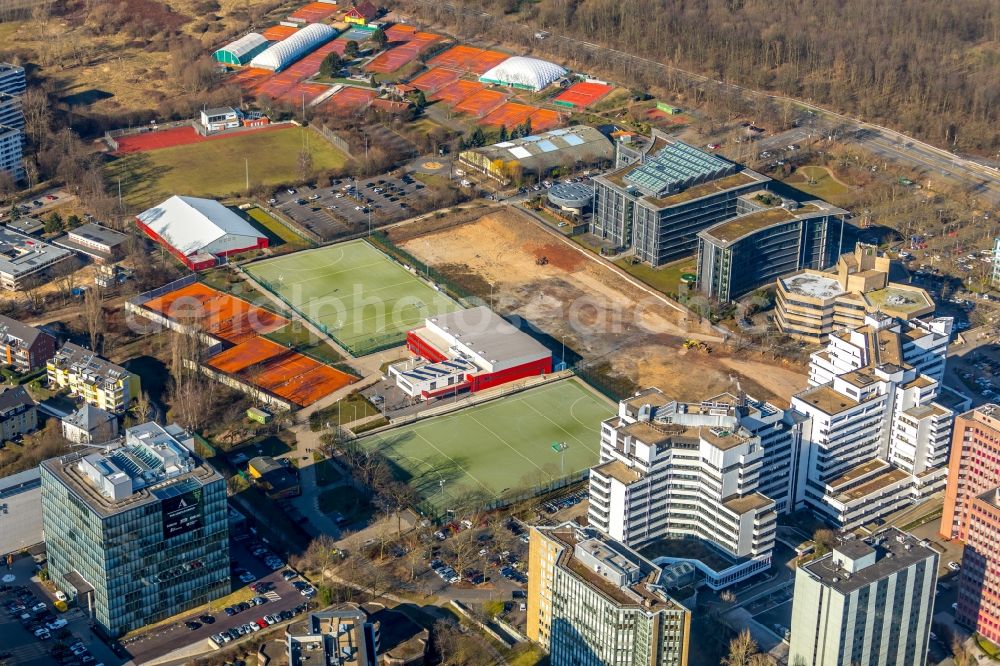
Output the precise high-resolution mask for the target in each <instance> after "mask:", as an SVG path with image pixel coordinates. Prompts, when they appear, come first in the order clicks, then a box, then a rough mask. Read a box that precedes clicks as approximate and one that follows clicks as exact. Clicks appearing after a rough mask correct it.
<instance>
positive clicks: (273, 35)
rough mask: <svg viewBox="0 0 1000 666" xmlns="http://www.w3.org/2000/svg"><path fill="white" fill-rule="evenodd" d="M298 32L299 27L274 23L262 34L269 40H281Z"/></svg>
mask: <svg viewBox="0 0 1000 666" xmlns="http://www.w3.org/2000/svg"><path fill="white" fill-rule="evenodd" d="M296 32H298V28H293V27H291V26H289V25H272V26H271V27H270V28H267V29H266V30H264V32H262V33H260V34H261V36H262V37H263V38H264V39H266V40H267V41H269V42H280V41H282V40H283V39H287V38H289V37H291V36H292V35H294V34H295V33H296Z"/></svg>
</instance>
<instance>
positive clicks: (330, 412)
mask: <svg viewBox="0 0 1000 666" xmlns="http://www.w3.org/2000/svg"><path fill="white" fill-rule="evenodd" d="M379 413H380V412H379V411H378V409H377V408H376V407H375V405H373V404H372V403H371V402H369V401H368V398H366V397H365V396H363V395H361V394H360V393H352V394H350V395H348V396H347V397H346V398H343V399H342V400H338V401H337V402H335V403H333V404H332V405H329V406H328V407H324V408H323V409H318V410H316V411H315V412H313V413H312V414H310V415H309V425H310V426H311V427H312V429H313V430H322V429H323V428H325V427H326V424H327V423H329V424H330V425H344V424H345V423H350V422H351V421H355V420H357V419H363V418H365V417H366V416H375V415H376V414H379Z"/></svg>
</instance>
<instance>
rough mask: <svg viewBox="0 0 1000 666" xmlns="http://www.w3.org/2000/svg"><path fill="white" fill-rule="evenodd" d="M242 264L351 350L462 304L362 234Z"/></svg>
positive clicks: (366, 349) (390, 340) (374, 345)
mask: <svg viewBox="0 0 1000 666" xmlns="http://www.w3.org/2000/svg"><path fill="white" fill-rule="evenodd" d="M246 270H247V272H248V273H250V275H252V276H253V277H254V278H255V279H256V280H257V281H258V282H260V283H261V284H263V286H264V287H266V288H267V289H270V290H271V291H272V292H274V293H275V294H277V295H278V296H280V297H281V298H282V299H284V301H285V302H286V303H289V304H290V305H291V306H292V307H294V308H295V309H296V310H298V312H299V314H301V315H302V316H303V317H305V318H306V319H308V320H309V321H311V322H312V323H313V324H315V325H316V326H318V327H320V328H321V329H323V330H324V331H326V333H327V334H329V335H330V336H332V337H333V338H335V339H336V340H338V341H339V342H340V343H341V344H342V345H343V346H344V347H345V348H346V349H347V350H348V351H349V352H350V353H351V354H353V355H355V356H362V355H364V354H367V353H370V352H371V351H375V350H376V349H381V348H385V347H386V346H391V345H393V344H402V342H403V341H404V340H405V339H406V332H407V331H409V330H411V329H413V328H418V327H419V326H420V325H421V324H422V323H423V321H424V319H426V318H427V317H430V316H434V315H438V314H444V313H447V312H453V311H455V310H459V309H461V306H459V305H458V303H456V302H455V301H453V300H451V299H450V298H448V297H447V296H445V295H444V294H443V293H441V292H439V291H437V290H436V289H434V288H433V287H431V286H430V285H428V284H427V283H426V282H424V281H422V280H421V279H420V278H418V277H417V276H415V275H413V274H412V273H410V272H409V271H407V270H406V269H405V268H403V267H402V266H401V265H399V264H398V263H396V262H395V261H393V260H392V259H390V258H389V257H387V256H386V255H384V254H383V253H382V252H381V251H379V250H377V249H376V248H374V247H372V246H371V245H369V244H368V243H366V242H365V241H363V240H355V241H350V242H348V243H340V244H337V245H331V246H329V247H323V248H319V249H316V250H307V251H304V252H296V253H294V254H288V255H285V256H282V257H276V258H274V259H267V260H265V261H259V262H256V263H253V264H250V265H249V266H247V267H246Z"/></svg>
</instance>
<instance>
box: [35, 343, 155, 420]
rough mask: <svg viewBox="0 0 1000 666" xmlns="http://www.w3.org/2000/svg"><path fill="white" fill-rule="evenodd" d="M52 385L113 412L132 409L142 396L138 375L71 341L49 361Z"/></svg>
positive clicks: (49, 374)
mask: <svg viewBox="0 0 1000 666" xmlns="http://www.w3.org/2000/svg"><path fill="white" fill-rule="evenodd" d="M47 370H48V378H49V386H53V387H57V388H65V389H69V391H70V393H72V394H74V395H78V396H80V397H81V398H83V400H84V402H86V403H87V404H88V405H93V406H94V407H98V408H100V409H103V410H105V411H107V412H111V413H113V414H120V413H122V412H124V411H125V410H126V409H128V408H129V405H130V404H132V400H134V399H135V398H137V397H138V396H139V377H138V376H137V375H135V374H133V373H131V372H129V371H128V370H126V369H125V368H123V367H121V366H118V365H115V364H114V363H112V362H110V361H106V360H104V359H103V358H101V357H100V356H98V355H97V354H95V353H94V352H92V351H90V350H89V349H84V348H83V347H81V346H79V345H75V344H73V343H72V342H67V343H66V344H65V345H63V346H62V349H60V350H59V351H58V352H56V354H55V356H53V357H52V358H51V359H49V361H48V364H47Z"/></svg>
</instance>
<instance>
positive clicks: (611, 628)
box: [528, 523, 691, 666]
mask: <svg viewBox="0 0 1000 666" xmlns="http://www.w3.org/2000/svg"><path fill="white" fill-rule="evenodd" d="M528 573H529V576H528V638H530V639H531V640H533V641H535V642H537V643H539V644H541V645H542V646H543V647H544V648H545V649H546V650H548V652H549V663H550V664H551V665H552V666H685V665H686V664H687V662H688V654H689V651H690V645H689V632H690V627H691V611H689V610H688V609H687V608H685V607H684V606H682V605H681V604H680V603H678V602H677V601H675V600H674V599H672V598H671V597H670V596H669V595H668V594H667V592H666V590H665V589H664V588H663V587H662V585H661V584H660V583H661V574H662V570H661V569H660V567H658V566H656V565H655V564H653V563H652V562H650V561H649V560H647V559H646V558H644V557H642V556H641V555H639V554H638V553H636V552H635V551H634V550H632V549H630V548H628V547H626V546H624V545H623V544H621V543H619V542H617V541H615V540H613V539H610V538H608V537H607V536H606V535H602V534H600V533H599V532H597V531H596V530H588V529H583V528H580V527H579V526H577V525H575V524H573V523H564V524H562V525H558V526H556V527H533V528H531V537H530V542H529V553H528Z"/></svg>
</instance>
